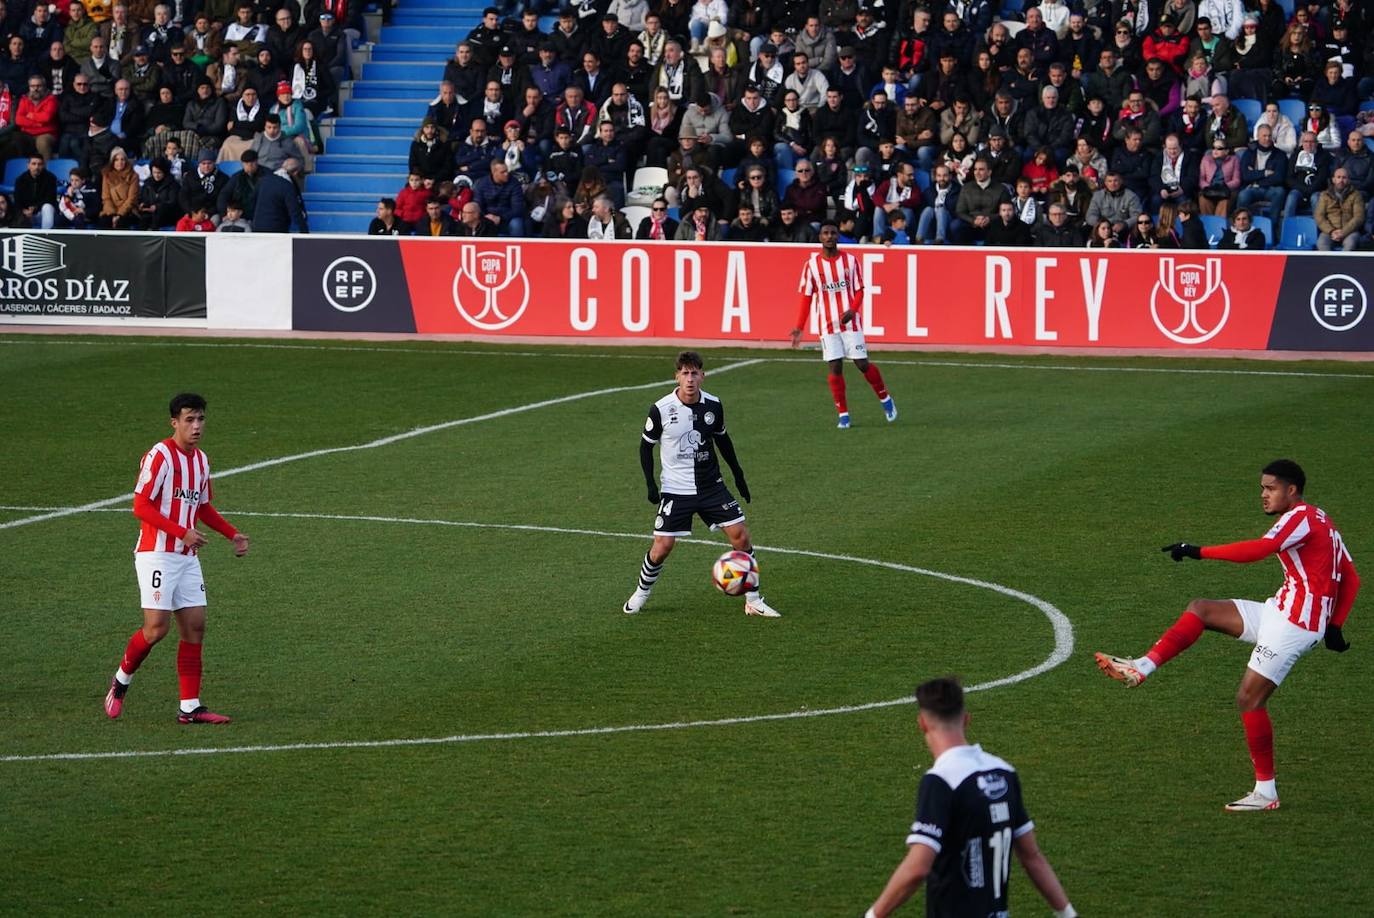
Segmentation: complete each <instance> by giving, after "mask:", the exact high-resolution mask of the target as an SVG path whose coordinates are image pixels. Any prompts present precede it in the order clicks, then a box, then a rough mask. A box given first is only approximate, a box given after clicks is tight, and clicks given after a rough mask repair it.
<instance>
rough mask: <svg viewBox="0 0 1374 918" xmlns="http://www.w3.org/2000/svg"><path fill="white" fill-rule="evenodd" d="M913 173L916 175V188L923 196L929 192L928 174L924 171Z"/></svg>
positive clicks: (919, 170)
mask: <svg viewBox="0 0 1374 918" xmlns="http://www.w3.org/2000/svg"><path fill="white" fill-rule="evenodd" d="M914 171H915V173H916V187H917V188H919V189H921V194H922V195H924V194H926V193H927V192H929V191H930V173H929V172H927V171H926V170H924V169H916V170H914Z"/></svg>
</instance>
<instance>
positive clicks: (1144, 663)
mask: <svg viewBox="0 0 1374 918" xmlns="http://www.w3.org/2000/svg"><path fill="white" fill-rule="evenodd" d="M1135 668H1136V669H1138V670H1140V674H1141V675H1142V676H1148V675H1149V674H1150V673H1152V672H1154V671H1155V670H1157V669H1159V667H1158V666H1155V661H1154V660H1151V659H1150V658H1149V657H1141V658H1140V659H1138V660H1136V661H1135Z"/></svg>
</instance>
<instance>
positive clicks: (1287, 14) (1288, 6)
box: [1278, 0, 1293, 22]
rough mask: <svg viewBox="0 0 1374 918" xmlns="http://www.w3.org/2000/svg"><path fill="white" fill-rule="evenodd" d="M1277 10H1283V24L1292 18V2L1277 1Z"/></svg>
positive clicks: (1291, 0) (1288, 0)
mask: <svg viewBox="0 0 1374 918" xmlns="http://www.w3.org/2000/svg"><path fill="white" fill-rule="evenodd" d="M1278 4H1279V9H1281V10H1283V19H1284V21H1285V22H1287V21H1288V20H1290V19H1292V18H1293V0H1278Z"/></svg>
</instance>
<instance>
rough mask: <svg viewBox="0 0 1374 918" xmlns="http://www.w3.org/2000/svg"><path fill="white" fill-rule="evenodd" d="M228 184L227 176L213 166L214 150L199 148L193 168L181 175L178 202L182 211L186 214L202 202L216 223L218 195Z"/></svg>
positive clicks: (217, 220)
mask: <svg viewBox="0 0 1374 918" xmlns="http://www.w3.org/2000/svg"><path fill="white" fill-rule="evenodd" d="M228 184H229V176H227V175H225V174H224V173H223V172H221V171H220V170H219V169H218V168H216V167H215V151H214V150H210V149H205V150H201V151H200V153H198V154H197V155H196V168H195V170H194V171H187V172H185V173H184V174H183V175H182V176H181V193H180V197H179V199H178V203H179V204H180V205H181V209H182V211H183V212H185V213H188V214H189V213H190V212H191V211H193V210H195V209H196V205H197V204H199V203H204V204H205V206H206V207H207V208H208V209H209V211H210V213H211V214H213V215H214V217H213V219H214V222H215V223H216V224H218V223H219V211H218V207H219V195H220V192H221V191H223V190H224V188H225V186H226V185H228Z"/></svg>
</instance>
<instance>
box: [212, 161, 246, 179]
mask: <svg viewBox="0 0 1374 918" xmlns="http://www.w3.org/2000/svg"><path fill="white" fill-rule="evenodd" d="M216 168H218V169H219V171H220V172H223V173H224V174H225V175H233V174H234V173H236V172H242V171H243V163H241V162H239V161H238V160H237V159H231V160H229V161H228V162H223V163H218V164H217V166H216Z"/></svg>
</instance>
